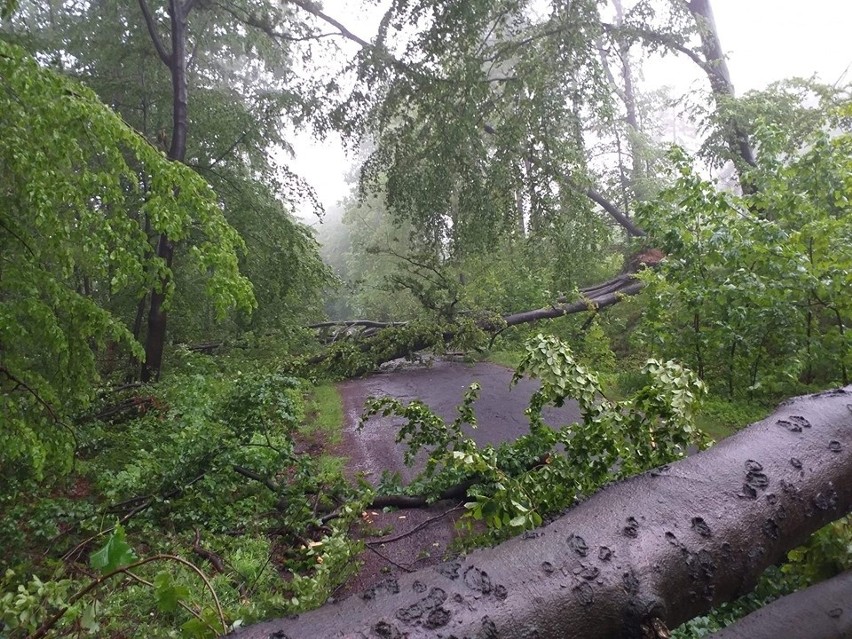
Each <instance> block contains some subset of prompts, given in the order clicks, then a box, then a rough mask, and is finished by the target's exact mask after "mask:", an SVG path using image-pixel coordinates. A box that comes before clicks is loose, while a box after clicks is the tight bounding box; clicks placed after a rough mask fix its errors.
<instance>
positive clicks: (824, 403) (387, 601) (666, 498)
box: [234, 386, 852, 639]
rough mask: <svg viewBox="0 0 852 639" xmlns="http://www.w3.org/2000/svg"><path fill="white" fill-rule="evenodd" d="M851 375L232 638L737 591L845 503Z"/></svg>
mask: <svg viewBox="0 0 852 639" xmlns="http://www.w3.org/2000/svg"><path fill="white" fill-rule="evenodd" d="M850 478H852V386H849V387H846V388H845V389H837V390H834V391H828V392H825V393H820V394H816V395H809V396H804V397H799V398H796V399H793V400H789V401H787V402H785V403H784V404H782V405H781V406H779V407H778V409H777V410H776V411H775V412H774V413H773V414H772V415H771V416H770V417H768V418H767V419H765V420H763V421H761V422H758V423H756V424H753V425H752V426H750V427H748V428H747V429H745V430H743V431H741V432H740V433H738V434H737V435H735V436H733V437H730V438H728V439H726V440H724V441H723V442H721V443H720V444H718V445H717V446H714V447H713V448H711V449H710V450H708V451H705V452H703V453H700V454H697V455H694V456H693V457H690V458H688V459H684V460H682V461H680V462H678V463H676V464H672V465H670V466H667V467H663V468H659V469H656V470H654V471H651V472H648V473H645V474H643V475H639V476H637V477H633V478H631V479H629V480H627V481H624V482H621V483H619V484H615V485H612V486H609V487H607V488H605V489H604V490H602V491H600V492H599V493H597V494H595V495H594V496H592V497H591V498H590V499H588V500H587V501H585V502H584V503H582V504H580V505H578V506H576V507H574V508H573V509H571V510H570V511H568V512H567V513H566V514H564V515H562V516H561V517H559V518H558V519H556V520H555V521H553V522H552V523H551V524H549V525H548V526H545V527H543V528H540V529H538V530H536V531H533V532H529V533H527V534H524V535H523V536H521V537H516V538H514V539H511V540H509V541H507V542H505V543H503V544H501V545H499V546H497V547H495V548H491V549H485V550H479V551H476V552H473V553H471V554H470V555H469V556H468V557H466V558H464V559H460V560H458V561H454V562H450V563H446V564H442V565H440V566H437V567H434V568H430V569H426V570H423V571H418V572H416V573H412V574H410V575H406V576H404V577H402V578H400V579H398V580H397V579H388V580H386V581H384V582H382V583H380V584H378V585H376V586H374V587H373V588H371V589H369V590H368V591H366V592H364V593H362V594H361V595H360V596H353V597H350V598H349V599H346V600H344V601H342V602H339V603H333V604H329V605H326V606H324V607H322V608H320V609H318V610H315V611H312V612H309V613H306V614H303V615H300V616H298V617H294V618H289V619H279V620H275V621H269V622H266V623H262V624H258V625H255V626H251V627H249V628H246V629H244V630H242V631H239V632H238V633H236V634H235V635H234V636H235V637H239V638H240V639H266V638H267V637H269V638H271V637H276V638H278V639H284V638H286V639H307V638H315V637H323V638H329V639H330V638H333V637H339V638H344V637H346V638H353V639H355V638H358V639H366V638H379V639H392V638H399V639H402V638H403V637H407V638H409V639H415V638H418V637H443V638H445V639H451V638H453V637H455V638H456V639H462V638H470V639H474V638H476V639H497V638H506V639H508V638H524V637H530V638H531V637H536V638H538V639H551V638H556V637H559V638H562V639H573V638H577V639H580V638H583V639H596V638H601V639H604V638H606V639H609V638H612V637H629V638H633V637H636V638H639V637H664V636H667V635H666V632H665V628H666V627H668V628H673V627H675V626H677V625H679V624H680V623H682V622H684V621H686V620H688V619H691V618H693V617H695V616H697V615H699V614H702V613H704V612H706V611H708V610H709V609H710V608H711V607H713V606H715V605H717V604H720V603H722V602H724V601H729V600H731V599H734V598H735V597H738V596H740V595H743V594H745V593H747V592H749V591H750V590H751V589H752V588H753V587H754V584H755V582H756V581H757V578H758V577H759V576H760V574H761V573H762V572H763V570H764V569H765V568H766V567H768V566H770V565H772V564H773V563H776V562H778V561H779V560H781V559H782V558H783V557H784V555H785V553H786V552H787V551H788V550H789V549H791V548H793V547H795V546H797V545H799V544H801V543H802V542H804V541H805V540H806V539H807V537H808V536H809V535H810V534H811V533H813V532H814V531H816V530H818V529H819V528H820V527H822V526H824V525H825V524H827V523H829V522H831V521H833V520H835V519H838V518H840V517H842V516H843V515H845V514H847V513H848V512H850V510H852V481H850Z"/></svg>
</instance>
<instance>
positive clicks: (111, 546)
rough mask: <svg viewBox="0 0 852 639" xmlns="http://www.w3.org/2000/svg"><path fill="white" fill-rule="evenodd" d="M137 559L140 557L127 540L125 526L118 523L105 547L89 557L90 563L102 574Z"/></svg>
mask: <svg viewBox="0 0 852 639" xmlns="http://www.w3.org/2000/svg"><path fill="white" fill-rule="evenodd" d="M137 559H138V557H137V556H136V553H134V552H133V549H132V548H131V547H130V544H128V543H127V542H126V541H125V538H124V528H123V527H122V526H121V525H120V524H118V525H116V527H115V530H114V531H113V532H112V534H111V535H110V536H109V539H107V542H106V544H104V546H103V548H101V549H100V550H98V551H96V552H94V553H92V556H91V557H90V558H89V565H91V566H92V568H94V569H95V570H99V571H100V572H101V574H106V573H109V572H112V571H113V570H116V569H118V568H122V567H123V566H127V565H129V564H132V563H133V562H134V561H136V560H137Z"/></svg>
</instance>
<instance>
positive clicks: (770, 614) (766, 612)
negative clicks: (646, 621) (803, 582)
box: [707, 570, 852, 639]
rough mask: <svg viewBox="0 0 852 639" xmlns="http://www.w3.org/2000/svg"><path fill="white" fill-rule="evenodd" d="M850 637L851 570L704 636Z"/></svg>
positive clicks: (734, 638)
mask: <svg viewBox="0 0 852 639" xmlns="http://www.w3.org/2000/svg"><path fill="white" fill-rule="evenodd" d="M846 637H852V570H848V571H846V572H844V573H842V574H840V575H838V576H837V577H834V578H833V579H829V580H828V581H824V582H822V583H820V584H817V585H816V586H812V587H811V588H807V589H805V590H800V591H799V592H795V593H793V594H792V595H787V596H786V597H781V599H779V600H778V601H773V602H772V603H771V604H769V605H768V606H766V607H765V608H761V609H760V610H757V611H756V612H753V613H751V614H750V615H748V616H746V617H743V618H742V619H740V620H739V621H737V622H736V623H733V624H731V625H730V626H728V627H727V628H725V629H724V630H721V631H719V632H717V633H715V634H712V635H710V636H709V637H708V638H707V639H844V638H846Z"/></svg>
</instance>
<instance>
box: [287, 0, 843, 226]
mask: <svg viewBox="0 0 852 639" xmlns="http://www.w3.org/2000/svg"><path fill="white" fill-rule="evenodd" d="M379 4H380V7H379V8H377V7H375V6H371V7H368V9H367V10H365V9H363V8H362V4H361V2H352V1H351V0H326V1H325V2H324V3H323V6H324V10H325V12H326V13H328V14H329V15H331V16H333V17H335V18H336V19H338V20H340V22H342V23H343V24H344V25H346V26H347V27H348V28H349V29H351V30H352V31H353V32H354V33H356V34H357V35H359V36H361V37H363V38H364V39H367V40H369V39H371V38H372V37H373V35H374V34H375V30H376V29H375V25H376V23H377V21H378V19H379V18H380V17H381V15H382V12H383V8H384V4H386V2H382V3H379ZM629 4H630V3H629V2H625V6H629ZM712 7H713V11H714V14H715V17H716V26H717V27H718V31H719V37H720V39H721V41H722V47H723V48H724V49H725V51H726V52H727V54H728V65H729V67H730V71H731V78H732V80H733V82H734V86H735V87H736V90H737V94H738V95H742V94H743V93H745V92H747V91H750V90H753V89H763V88H764V87H766V85H768V84H770V83H772V82H775V81H778V80H782V79H784V78H791V77H796V76H798V77H810V76H812V75H814V74H816V75H817V76H818V79H819V80H821V81H823V82H826V83H829V84H833V83H835V82H838V81H839V80H841V79H842V80H845V81H846V82H849V81H852V36H850V25H852V2H847V0H808V1H807V2H804V1H802V0H712ZM844 74H845V75H844ZM706 83H707V78H706V76H705V75H704V73H703V72H702V71H701V70H700V69H698V68H697V67H696V66H695V65H694V63H692V62H690V61H689V60H687V59H686V58H685V57H683V56H674V55H668V56H667V57H666V58H665V59H661V60H649V61H647V62H646V63H645V66H644V81H643V82H642V83H641V87H642V88H643V89H645V90H648V89H654V88H658V87H661V86H664V85H669V86H671V87H672V88H673V94H674V95H678V94H681V93H684V92H686V91H688V90H690V89H691V88H692V87H693V86H694V87H696V88H700V89H707V87H706V86H705V85H706ZM294 148H295V151H296V156H295V158H294V160H293V161H292V162H291V167H292V168H293V169H294V170H296V172H297V173H299V174H300V175H302V176H303V177H304V178H305V179H307V180H308V182H309V183H310V184H311V185H312V186H313V187H314V188H315V189H316V190H317V193H318V194H319V198H320V201H321V202H322V203H323V205H324V206H325V208H326V210H329V209H331V208H332V207H333V206H334V205H335V204H336V203H337V202H339V201H340V200H341V199H342V198H344V197H345V196H347V195H348V194H349V190H350V186H349V185H348V184H347V183H346V175H347V173H350V172H351V169H352V160H351V159H348V158H347V157H346V155H345V153H344V151H343V148H342V145H341V144H340V141H339V139H337V138H335V137H331V138H329V139H327V140H325V141H322V142H317V141H314V140H313V139H312V138H311V136H310V135H309V134H302V135H299V136H298V138H297V139H296V140H295V144H294ZM306 221H307V222H308V223H309V224H315V223H316V218H315V217H314V216H313V215H310V216H309V218H308V219H307V220H306Z"/></svg>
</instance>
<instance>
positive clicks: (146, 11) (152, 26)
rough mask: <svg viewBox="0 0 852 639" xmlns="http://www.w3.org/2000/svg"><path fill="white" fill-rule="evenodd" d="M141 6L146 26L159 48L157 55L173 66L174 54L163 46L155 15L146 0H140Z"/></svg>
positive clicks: (169, 65)
mask: <svg viewBox="0 0 852 639" xmlns="http://www.w3.org/2000/svg"><path fill="white" fill-rule="evenodd" d="M139 8H140V9H142V15H143V16H144V17H145V26H147V27H148V35H150V36H151V41H152V42H153V43H154V48H155V49H156V50H157V55H158V56H160V60H162V61H163V64H165V65H166V66H167V67H169V68H171V66H172V56H171V54H169V53H168V52H166V48H165V47H164V46H163V41H162V39H161V38H160V32H159V31H157V25H156V23H155V22H154V16H153V15H151V9H150V7H148V2H147V1H146V0H139Z"/></svg>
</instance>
